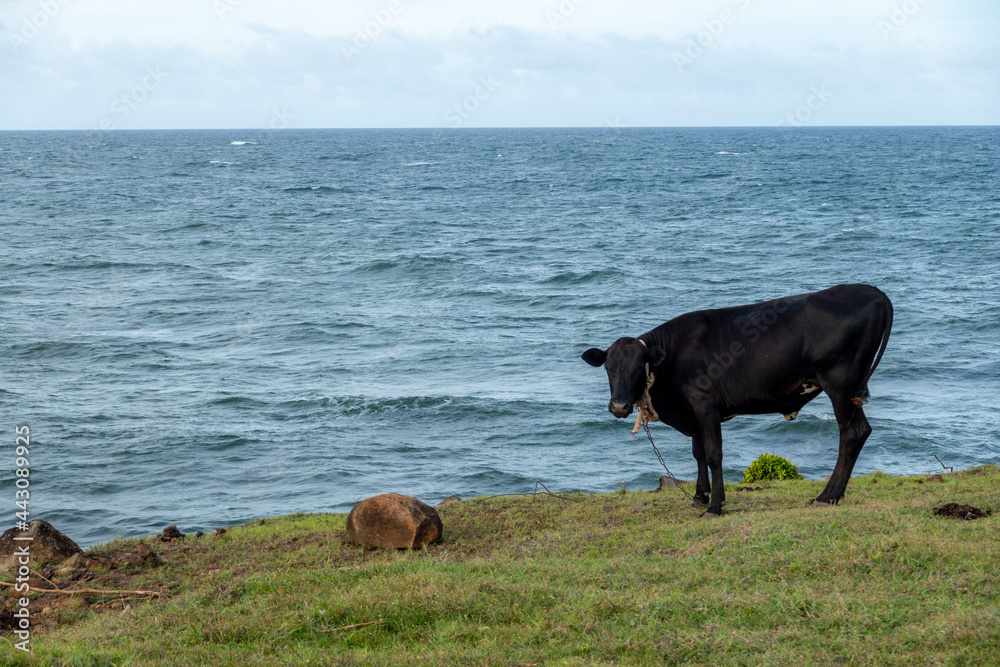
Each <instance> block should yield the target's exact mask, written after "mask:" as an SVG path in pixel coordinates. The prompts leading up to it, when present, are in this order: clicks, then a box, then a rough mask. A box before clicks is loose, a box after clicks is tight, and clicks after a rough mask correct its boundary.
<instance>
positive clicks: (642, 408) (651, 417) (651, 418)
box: [632, 338, 660, 442]
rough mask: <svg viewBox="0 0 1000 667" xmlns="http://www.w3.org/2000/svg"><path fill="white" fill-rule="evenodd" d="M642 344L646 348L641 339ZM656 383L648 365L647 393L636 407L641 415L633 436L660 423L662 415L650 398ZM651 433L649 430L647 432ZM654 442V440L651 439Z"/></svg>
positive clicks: (636, 417)
mask: <svg viewBox="0 0 1000 667" xmlns="http://www.w3.org/2000/svg"><path fill="white" fill-rule="evenodd" d="M638 340H639V342H640V343H642V346H643V347H646V341H644V340H643V339H641V338H639V339H638ZM655 381H656V376H655V375H653V374H652V373H650V372H649V364H648V363H647V364H646V391H644V392H642V397H641V398H640V399H639V400H638V401H637V402H636V403H635V407H637V408H639V414H637V415H636V416H635V427H633V428H632V435H635V434H636V433H638V432H639V429H640V428H647V427H648V425H649V422H655V421H659V419H660V415H658V414H656V410H654V409H653V399H651V398H650V397H649V390H650V389H652V387H653V382H655ZM646 432H647V433H648V432H649V431H648V429H647V431H646ZM650 442H652V439H650Z"/></svg>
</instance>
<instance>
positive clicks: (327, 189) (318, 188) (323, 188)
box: [282, 185, 353, 194]
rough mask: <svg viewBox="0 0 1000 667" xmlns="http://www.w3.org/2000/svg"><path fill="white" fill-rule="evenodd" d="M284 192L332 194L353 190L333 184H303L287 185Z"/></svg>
mask: <svg viewBox="0 0 1000 667" xmlns="http://www.w3.org/2000/svg"><path fill="white" fill-rule="evenodd" d="M282 192H289V193H294V192H308V193H315V194H331V193H346V192H353V190H352V189H351V188H348V187H338V186H332V185H302V186H293V187H287V188H285V189H284V190H282Z"/></svg>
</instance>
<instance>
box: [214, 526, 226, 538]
mask: <svg viewBox="0 0 1000 667" xmlns="http://www.w3.org/2000/svg"><path fill="white" fill-rule="evenodd" d="M228 532H229V529H228V528H216V529H215V536H216V537H222V536H223V535H225V534H226V533H228Z"/></svg>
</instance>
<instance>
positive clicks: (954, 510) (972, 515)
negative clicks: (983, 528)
mask: <svg viewBox="0 0 1000 667" xmlns="http://www.w3.org/2000/svg"><path fill="white" fill-rule="evenodd" d="M933 512H934V513H935V514H937V515H938V516H943V517H946V518H948V519H965V520H967V521H971V520H973V519H985V518H986V517H988V516H990V515H991V514H992V513H993V512H992V510H986V511H985V512H984V511H983V510H981V509H979V508H978V507H973V506H972V505H959V504H958V503H948V504H947V505H942V506H941V507H935V508H934V510H933Z"/></svg>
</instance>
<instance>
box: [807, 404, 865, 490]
mask: <svg viewBox="0 0 1000 667" xmlns="http://www.w3.org/2000/svg"><path fill="white" fill-rule="evenodd" d="M828 393H829V392H828ZM853 398H855V397H853V396H850V395H848V394H845V393H843V392H834V393H832V394H831V395H830V400H831V402H832V403H833V413H834V415H836V417H837V425H838V426H839V427H840V452H839V453H838V455H837V465H836V467H834V469H833V474H832V475H831V476H830V481H829V482H827V484H826V488H825V489H824V490H823V493H821V494H819V497H817V498H816V500H814V501H813V502H814V503H817V504H833V505H835V504H837V502H838V501H839V500H840V499H841V498H843V497H844V490H845V489H846V488H847V482H848V481H849V480H850V479H851V471H853V470H854V464H855V463H856V462H857V460H858V454H860V453H861V448H862V447H864V446H865V440H867V439H868V436H869V434H871V432H872V427H871V425H869V423H868V419H867V418H866V417H865V411H864V410H863V409H862V408H861V407H859V406H858V405H856V403H855V402H854V401H853V400H852V399H853Z"/></svg>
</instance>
